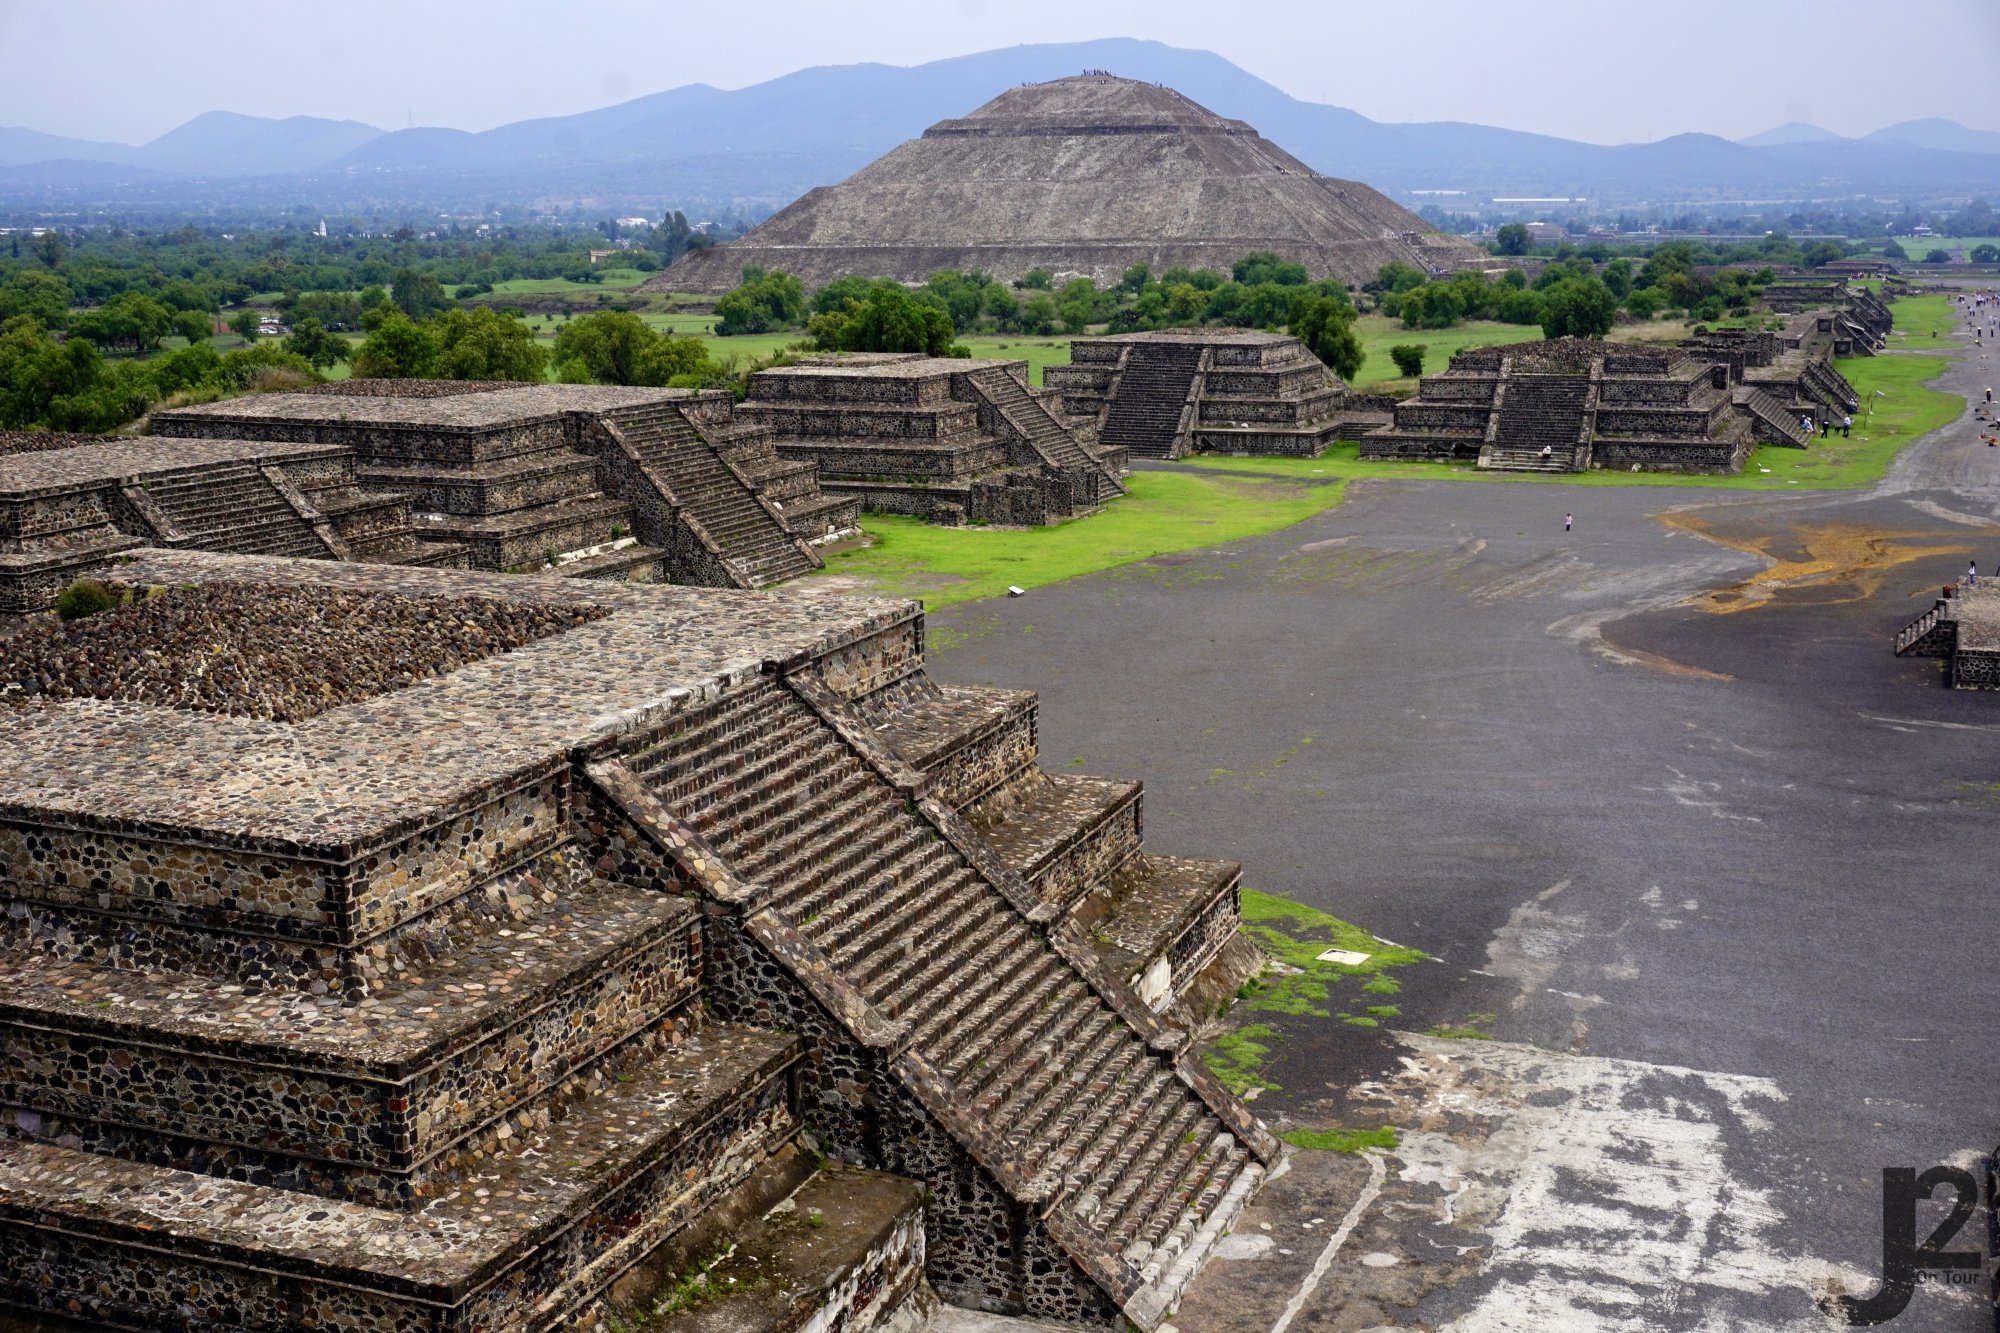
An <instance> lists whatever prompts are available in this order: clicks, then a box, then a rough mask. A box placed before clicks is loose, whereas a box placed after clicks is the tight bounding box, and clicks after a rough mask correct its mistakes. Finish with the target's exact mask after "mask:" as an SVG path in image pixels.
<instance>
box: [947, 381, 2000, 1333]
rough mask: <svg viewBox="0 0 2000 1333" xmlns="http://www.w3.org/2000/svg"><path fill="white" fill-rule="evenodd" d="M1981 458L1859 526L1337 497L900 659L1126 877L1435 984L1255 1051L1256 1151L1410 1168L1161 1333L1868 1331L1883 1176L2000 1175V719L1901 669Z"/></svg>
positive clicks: (1808, 501) (1242, 1230)
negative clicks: (1109, 851)
mask: <svg viewBox="0 0 2000 1333" xmlns="http://www.w3.org/2000/svg"><path fill="white" fill-rule="evenodd" d="M1990 373H1991V369H1990V364H1989V363H1988V362H1987V361H1985V360H1982V359H1981V358H1980V356H1979V355H1978V353H1976V352H1974V351H1971V350H1968V351H1967V352H1965V353H1964V354H1962V355H1961V357H1960V358H1959V360H1958V361H1957V362H1956V364H1955V365H1954V366H1953V367H1952V369H1951V370H1950V371H1949V372H1948V373H1947V375H1946V377H1945V379H1944V381H1943V385H1944V387H1947V388H1950V389H1952V390H1954V391H1956V392H1959V393H1963V394H1965V395H1966V396H1967V397H1968V398H1977V397H1979V396H1980V395H1981V392H1982V390H1983V386H1984V385H1985V384H1986V383H1988V382H1989V381H1988V379H1987V376H1989V374H1990ZM1979 429H1980V425H1979V423H1977V422H1975V421H1974V420H1973V419H1972V417H1971V416H1970V415H1969V414H1968V415H1967V416H1965V417H1963V418H1961V419H1960V420H1959V421H1958V422H1956V423H1954V424H1953V425H1950V426H1947V427H1945V428H1944V429H1943V430H1941V431H1939V432H1937V433H1936V434H1934V435H1933V436H1930V437H1928V438H1926V439H1925V440H1923V441H1922V442H1920V443H1919V444H1917V445H1915V446H1913V447H1912V448H1911V449H1909V450H1908V451H1906V453H1905V454H1904V456H1903V457H1902V458H1901V459H1900V460H1899V461H1898V463H1897V464H1896V466H1895V468H1894V469H1893V471H1892V473H1891V475H1890V476H1889V478H1888V479H1887V480H1886V481H1885V482H1884V483H1882V484H1881V485H1878V486H1876V487H1874V488H1872V489H1870V490H1866V491H1851V492H1811V493H1791V494H1785V493H1782V491H1781V490H1780V488H1779V487H1777V486H1775V485H1774V487H1773V489H1774V491H1779V492H1780V493H1776V494H1772V495H1768V496H1766V495H1762V494H1755V493H1749V492H1745V491H1741V490H1705V491H1704V490H1694V489H1679V488H1661V487H1590V488H1576V487H1569V486H1551V485H1547V484H1542V483H1539V482H1536V483H1514V484H1505V483H1495V484H1478V483H1473V482H1456V481H1454V482H1437V481H1411V482H1403V481H1364V482H1358V483H1354V484H1353V485H1352V488H1351V490H1350V492H1349V494H1348V497H1347V500H1346V502H1345V503H1344V504H1342V505H1340V506H1339V507H1337V508H1334V509H1332V510H1330V511H1328V512H1327V513H1325V514H1323V515H1321V516H1319V517H1317V518H1314V519H1311V520H1309V521H1307V522H1305V523H1303V524H1300V525H1299V526H1297V527H1294V528H1291V529H1288V530H1286V531H1284V532H1282V533H1279V534H1276V535H1274V536H1271V537H1268V538H1263V539H1258V540H1253V541H1244V542H1238V543H1233V544H1231V545H1229V546H1227V547H1224V548H1220V549H1213V550H1206V551H1200V552H1195V553H1189V554H1187V555H1181V556H1168V557H1163V558H1160V559H1158V560H1155V561H1152V562H1148V563H1146V564H1142V565H1139V566H1132V567H1127V568H1124V569H1120V570H1114V571H1111V572H1108V573H1105V574H1102V575H1098V576H1093V577H1089V578H1083V579H1078V580H1073V581H1071V582H1068V583H1065V584H1061V585H1058V586H1054V587H1049V588H1044V589H1040V590H1037V591H1035V592H1034V593H1032V594H1031V595H1030V596H1028V597H1025V598H1021V599H1017V600H1011V601H1004V602H982V603H971V604H965V605H961V606H958V607H954V608H951V609H948V610H946V611H943V612H940V613H938V614H936V615H935V616H933V617H932V620H931V623H932V626H933V630H932V653H931V660H932V663H933V668H934V670H935V671H936V673H937V675H938V676H939V677H940V678H941V679H944V680H949V681H953V682H960V683H965V684H996V685H1006V686H1019V685H1027V684H1030V683H1032V684H1033V685H1034V686H1036V687H1037V688H1038V689H1039V690H1040V691H1041V699H1042V733H1041V742H1042V750H1043V753H1044V754H1046V755H1048V756H1050V759H1051V762H1054V763H1060V762H1062V761H1063V760H1064V759H1065V758H1073V762H1074V764H1075V768H1076V771H1079V772H1086V773H1088V772H1127V771H1143V772H1145V773H1146V774H1147V787H1148V791H1147V796H1148V805H1147V809H1148V815H1149V820H1148V828H1147V837H1148V839H1149V845H1157V846H1158V847H1159V848H1160V849H1161V850H1163V851H1168V852H1171V851H1175V850H1179V849H1193V848H1205V849H1207V848H1222V849H1226V851H1227V854H1229V855H1231V856H1236V857H1240V858H1241V859H1242V861H1243V863H1244V883H1245V885H1246V886H1248V887H1256V888H1261V889H1264V890H1267V891H1270V892H1274V893H1279V894H1283V895H1286V896H1288V897H1292V898H1297V899H1301V900H1303V901H1305V902H1307V903H1310V904H1312V905H1313V906H1315V907H1318V908H1322V909H1324V910H1326V911H1328V912H1331V913H1333V914H1335V915H1336V916H1339V917H1341V918H1343V919H1346V920H1349V921H1353V922H1356V923H1358V924H1360V925H1362V926H1364V927H1366V928H1367V929H1369V930H1371V931H1374V932H1375V933H1377V934H1378V935H1380V936H1382V937H1385V938H1387V939H1390V940H1394V941H1397V942H1400V943H1403V944H1408V945H1412V946H1415V947H1418V948H1421V949H1423V950H1425V951H1427V952H1428V953H1430V954H1432V955H1433V956H1434V957H1435V958H1436V959H1437V961H1436V962H1435V963H1428V964H1423V965H1421V966H1419V967H1417V968H1413V969H1409V970H1408V971H1406V973H1405V974H1404V975H1405V983H1404V990H1403V994H1402V995H1401V997H1400V998H1399V999H1398V1004H1399V1005H1400V1007H1401V1010H1402V1013H1401V1016H1400V1017H1399V1018H1398V1019H1396V1020H1395V1021H1394V1022H1393V1023H1391V1024H1387V1025H1385V1027H1384V1028H1382V1029H1380V1030H1376V1031H1369V1030H1364V1029H1361V1028H1357V1027H1353V1026H1348V1025H1344V1024H1341V1023H1339V1022H1337V1021H1329V1020H1315V1019H1310V1018H1306V1019H1299V1020H1288V1021H1287V1022H1285V1023H1284V1024H1283V1025H1282V1027H1281V1030H1282V1033H1283V1040H1282V1042H1281V1044H1280V1046H1279V1049H1278V1053H1277V1056H1276V1059H1275V1063H1274V1064H1273V1066H1272V1068H1271V1071H1270V1073H1271V1077H1272V1078H1273V1080H1274V1081H1275V1082H1277V1083H1278V1084H1279V1085H1281V1086H1280V1088H1279V1089H1278V1090H1276V1091H1271V1092H1267V1093H1265V1094H1264V1095H1263V1096H1262V1098H1261V1099H1260V1100H1259V1101H1258V1103H1257V1105H1256V1109H1257V1111H1258V1112H1259V1113H1260V1114H1261V1115H1263V1116H1264V1117H1265V1118H1266V1119H1267V1120H1268V1121H1270V1122H1271V1123H1272V1124H1273V1125H1274V1127H1278V1128H1281V1129H1282V1128H1284V1127H1285V1126H1287V1125H1311V1126H1326V1125H1366V1124H1377V1123H1390V1124H1395V1125H1397V1126H1398V1127H1399V1128H1400V1129H1401V1131H1402V1135H1401V1144H1400V1146H1399V1147H1398V1148H1397V1149H1396V1150H1393V1151H1389V1152H1385V1153H1383V1154H1380V1155H1379V1157H1375V1158H1367V1157H1356V1156H1349V1155H1345V1154H1336V1153H1326V1152H1301V1153H1300V1154H1298V1155H1297V1158H1296V1160H1295V1165H1294V1167H1293V1169H1292V1172H1291V1174H1290V1175H1289V1176H1287V1177H1285V1178H1281V1179H1279V1180H1278V1181H1277V1182H1276V1183H1275V1184H1274V1185H1273V1186H1271V1187H1270V1188H1269V1189H1267V1190H1266V1192H1265V1194H1264V1196H1263V1198H1261V1199H1260V1200H1259V1201H1258V1203H1257V1204H1256V1205H1255V1207H1254V1208H1253V1209H1252V1211H1251V1212H1250V1213H1248V1214H1246V1217H1245V1220H1243V1221H1242V1222H1240V1223H1239V1225H1238V1229H1237V1233H1236V1234H1235V1235H1233V1236H1232V1237H1231V1238H1230V1239H1229V1240H1228V1241H1226V1242H1225V1248H1224V1250H1223V1254H1224V1255H1226V1256H1231V1257H1226V1258H1224V1259H1223V1260H1222V1261H1220V1262H1216V1263H1213V1264H1211V1266H1210V1267H1209V1268H1208V1270H1207V1271H1206V1272H1205V1273H1204V1274H1203V1276H1202V1277H1201V1279H1200V1280H1199V1281H1198V1282H1197V1283H1196V1285H1195V1287H1194V1289H1193V1290H1192V1291H1191V1292H1190V1293H1189V1296H1188V1298H1187V1300H1186V1301H1185V1302H1184V1304H1183V1306H1182V1308H1181V1313H1180V1316H1179V1318H1178V1320H1177V1324H1178V1327H1179V1328H1180V1329H1181V1330H1182V1331H1183V1333H1193V1330H1200V1331H1201V1333H1233V1331H1234V1330H1239V1329H1240V1330H1246V1331H1248V1330H1258V1331H1259V1333H1262V1331H1263V1330H1274V1329H1280V1328H1288V1329H1297V1330H1307V1329H1325V1330H1336V1329H1337V1330H1355V1329H1372V1328H1378V1327H1386V1326H1395V1327H1412V1326H1416V1327H1426V1328H1433V1329H1453V1330H1513V1329H1521V1330H1528V1329H1551V1328H1562V1329H1578V1330H1596V1329H1613V1328H1619V1329H1623V1328H1646V1329H1689V1330H1693V1329H1722V1328H1729V1329H1791V1328H1816V1327H1826V1326H1828V1321H1827V1319H1826V1317H1825V1316H1824V1315H1822V1314H1821V1313H1820V1312H1819V1309H1818V1305H1817V1302H1818V1301H1819V1300H1821V1299H1823V1298H1825V1297H1828V1296H1830V1295H1835V1294H1838V1293H1840V1292H1843V1291H1845V1292H1849V1293H1852V1294H1856V1295H1860V1296H1867V1295H1869V1294H1872V1293H1873V1292H1874V1291H1875V1289H1876V1288H1877V1286H1878V1285H1879V1283H1880V1260H1881V1244H1882V1239H1881V1229H1882V1227H1881V1172H1882V1170H1883V1169H1884V1168H1886V1167H1897V1166H1907V1167H1913V1168H1916V1169H1917V1170H1919V1171H1922V1170H1923V1169H1925V1168H1927V1167H1930V1166H1932V1165H1935V1164H1938V1163H1956V1164H1959V1165H1968V1164H1970V1163H1972V1162H1973V1161H1974V1160H1975V1159H1976V1158H1977V1157H1978V1156H1979V1155H1981V1154H1983V1153H1986V1152H1989V1151H1991V1149H1992V1148H1993V1145H1994V1143H1995V1141H1996V1139H2000V1122H1996V1116H1995V1113H1994V1110H1993V1099H1992V1090H1991V1071H1992V1068H1993V1060H1994V1055H1995V1053H1996V1048H2000V1039H1996V1037H1995V1034H1994V1033H1993V1031H1992V1028H1991V1025H1990V1024H1988V1023H1987V1022H1986V1021H1985V1020H1984V1017H1983V1006H1981V1005H1980V1004H1979V1003H1978V1002H1977V999H1976V996H1977V994H1978V988H1977V982H1976V978H1977V977H1978V976H1979V975H1981V971H1980V969H1981V968H1982V966H1983V965H1984V963H1985V962H1986V954H1987V953H1988V952H1989V950H1990V942H1989V940H1988V939H1987V936H1988V935H1989V934H1990V931H1991V927H1992V921H1993V912H1992V897H1993V894H1994V885H1995V871H1994V865H1995V853H1996V851H2000V786H1996V785H1995V784H1996V781H1997V780H2000V764H1997V763H1996V757H2000V699H1996V697H1995V696H1994V695H1992V694H1990V693H1985V692H1973V691H1952V690H1948V689H1944V688H1941V683H1940V676H1939V669H1938V666H1937V664H1936V663H1935V662H1933V661H1930V660H1927V659H1897V658H1895V657H1893V656H1892V655H1891V652H1890V648H1891V639H1892V636H1893V635H1894V634H1895V633H1896V632H1897V631H1898V630H1899V629H1901V628H1902V627H1903V626H1904V625H1906V624H1907V623H1908V622H1909V621H1910V620H1911V619H1912V618H1913V617H1915V616H1916V615H1918V614H1919V613H1921V612H1922V611H1923V610H1925V609H1926V608H1927V607H1928V606H1929V605H1930V604H1931V600H1932V599H1933V598H1935V597H1936V595H1937V591H1938V588H1939V586H1940V585H1941V584H1944V583H1947V582H1950V581H1952V580H1953V579H1954V578H1956V577H1957V576H1958V575H1960V574H1962V573H1963V571H1964V569H1965V566H1966V562H1967V560H1968V559H1970V558H1973V557H1974V556H1976V557H1977V558H1978V559H1979V561H1980V565H1981V567H1982V568H1983V569H1988V570H1994V569H2000V450H1993V449H1989V448H1987V447H1984V446H1983V445H1982V444H1981V443H1980V441H1979V438H1978V430H1979ZM1165 466H1175V465H1165ZM1785 489H1788V488H1785ZM1566 510H1573V511H1574V513H1575V516H1576V527H1575V531H1574V532H1572V533H1569V534H1565V533H1564V531H1563V516H1564V513H1565V511H1566ZM1481 1015H1491V1016H1492V1017H1491V1019H1490V1021H1489V1022H1487V1023H1486V1025H1485V1026H1486V1030H1487V1031H1489V1032H1490V1033H1491V1035H1492V1037H1493V1038H1494V1040H1492V1041H1474V1040H1458V1041H1452V1040H1444V1039H1439V1038H1432V1037H1424V1036H1420V1035H1413V1034H1422V1033H1424V1032H1425V1031H1426V1030H1428V1029H1430V1028H1432V1027H1434V1026H1438V1025H1447V1026H1449V1025H1456V1024H1462V1023H1465V1022H1467V1021H1468V1018H1469V1017H1472V1016H1481ZM1260 1017H1263V1016H1261V1015H1260ZM1392 1027H1393V1028H1395V1029H1397V1031H1390V1030H1389V1029H1390V1028H1392ZM1943 1195H1944V1192H1943V1191H1940V1196H1939V1201H1938V1203H1937V1204H1936V1205H1935V1206H1934V1208H1933V1210H1932V1212H1931V1213H1929V1214H1922V1215H1920V1218H1919V1227H1918V1232H1917V1234H1918V1235H1919V1236H1922V1235H1924V1234H1926V1233H1927V1231H1928V1230H1929V1227H1930V1226H1931V1225H1932V1220H1933V1218H1935V1219H1941V1218H1942V1217H1943V1215H1944V1212H1945V1200H1944V1197H1943ZM1981 1233H1983V1225H1982V1224H1981V1223H1980V1222H1979V1221H1978V1220H1975V1221H1974V1222H1973V1223H1972V1224H1970V1225H1968V1226H1967V1227H1966V1228H1965V1230H1964V1232H1962V1233H1961V1234H1960V1236H1959V1238H1958V1241H1957V1244H1958V1245H1959V1246H1961V1247H1963V1246H1967V1245H1977V1244H1979V1243H1980V1239H1981ZM1983 1301H1984V1286H1983V1281H1982V1283H1981V1284H1979V1285H1977V1286H1971V1287H1959V1288H1957V1289H1956V1290H1955V1291H1954V1290H1947V1289H1944V1288H1941V1287H1939V1286H1936V1285H1929V1284H1927V1285H1925V1286H1921V1287H1919V1288H1918V1290H1917V1291H1916V1293H1915V1296H1914V1297H1913V1299H1912V1301H1911V1303H1910V1305H1909V1307H1908V1309H1907V1311H1906V1312H1905V1313H1904V1314H1903V1315H1902V1316H1901V1317H1900V1318H1898V1319H1896V1320H1895V1321H1894V1323H1893V1325H1892V1326H1893V1327H1895V1328H1896V1329H1898V1330H1911V1331H1915V1330H1967V1331H1968V1333H1969V1331H1970V1330H1973V1329H1987V1328H1990V1327H1991V1319H1992V1316H1991V1314H1990V1312H1988V1311H1987V1310H1986V1309H1985V1308H1984V1304H1983Z"/></svg>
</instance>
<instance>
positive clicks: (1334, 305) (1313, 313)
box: [1290, 295, 1363, 380]
mask: <svg viewBox="0 0 2000 1333" xmlns="http://www.w3.org/2000/svg"><path fill="white" fill-rule="evenodd" d="M1290 327H1291V334H1292V336H1293V337H1294V338H1297V339H1298V340H1299V341H1300V342H1302V343H1304V344H1305V345H1306V347H1307V348H1308V350H1310V351H1311V352H1312V354H1313V355H1314V356H1316V357H1318V358H1319V359H1320V360H1322V361H1324V362H1326V364H1327V365H1328V366H1331V367H1332V368H1333V372H1334V374H1336V375H1338V376H1340V377H1341V378H1342V379H1344V380H1351V379H1353V378H1354V376H1355V374H1356V373H1357V372H1359V371H1360V369H1361V360H1362V356H1363V353H1362V350H1361V339H1360V338H1359V337H1357V336H1356V335H1355V332H1354V307H1353V306H1351V305H1349V304H1348V303H1347V302H1346V301H1344V300H1342V299H1340V298H1339V297H1337V296H1332V295H1319V296H1300V297H1299V298H1298V299H1296V300H1294V301H1293V302H1292V310H1291V324H1290Z"/></svg>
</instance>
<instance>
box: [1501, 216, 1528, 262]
mask: <svg viewBox="0 0 2000 1333" xmlns="http://www.w3.org/2000/svg"><path fill="white" fill-rule="evenodd" d="M1493 250H1494V253H1495V254H1502V255H1524V254H1526V253H1528V225H1527V224H1526V223H1525V222H1509V223H1507V224H1506V225H1505V226H1503V227H1501V228H1500V230H1498V231H1496V232H1494V233H1493Z"/></svg>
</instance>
